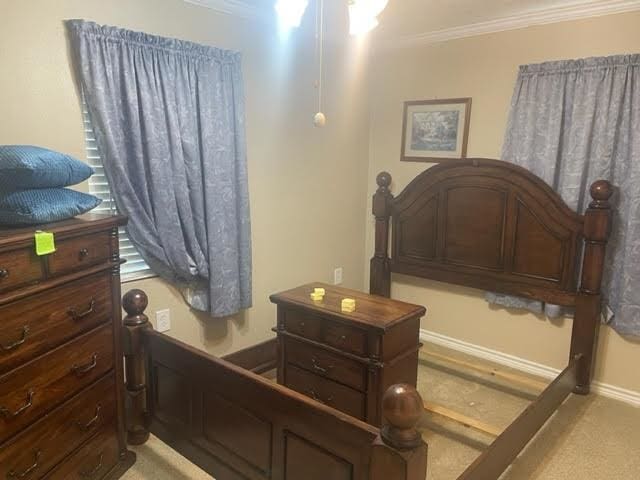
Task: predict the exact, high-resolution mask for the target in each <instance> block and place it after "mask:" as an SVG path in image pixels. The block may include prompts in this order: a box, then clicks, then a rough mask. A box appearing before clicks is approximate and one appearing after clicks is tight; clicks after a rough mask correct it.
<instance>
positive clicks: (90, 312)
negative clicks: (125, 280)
mask: <svg viewBox="0 0 640 480" xmlns="http://www.w3.org/2000/svg"><path fill="white" fill-rule="evenodd" d="M111 316H112V308H111V274H110V273H101V274H99V275H95V276H91V277H88V278H83V279H80V280H76V281H75V282H72V283H69V284H66V285H63V286H61V287H57V288H54V289H51V290H47V291H46V292H43V293H39V294H37V295H33V296H31V297H28V298H25V299H23V300H18V301H17V302H13V303H10V304H8V305H5V306H3V307H0V318H1V319H2V329H0V375H2V374H3V373H5V372H8V371H10V370H13V369H14V368H16V367H18V366H20V365H22V364H23V363H26V362H27V361H29V360H31V359H32V358H35V357H37V356H38V355H41V354H43V353H45V352H47V351H49V350H51V349H53V348H55V347H57V346H58V345H61V344H62V343H64V342H66V341H67V340H69V339H71V338H73V337H75V336H77V335H79V334H81V333H83V332H87V331H89V330H91V329H92V328H95V327H96V326H98V325H100V324H101V323H104V322H106V321H108V320H110V319H111Z"/></svg>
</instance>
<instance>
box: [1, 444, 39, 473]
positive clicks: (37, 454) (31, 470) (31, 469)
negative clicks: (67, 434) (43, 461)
mask: <svg viewBox="0 0 640 480" xmlns="http://www.w3.org/2000/svg"><path fill="white" fill-rule="evenodd" d="M41 456H42V452H41V451H40V450H38V451H37V452H36V454H35V461H34V463H33V465H31V466H30V467H29V468H27V469H26V470H25V471H24V472H22V473H17V472H16V471H15V470H11V471H10V472H9V473H7V478H26V477H27V476H29V475H31V473H32V472H33V471H34V470H35V469H36V468H38V466H39V465H40V457H41Z"/></svg>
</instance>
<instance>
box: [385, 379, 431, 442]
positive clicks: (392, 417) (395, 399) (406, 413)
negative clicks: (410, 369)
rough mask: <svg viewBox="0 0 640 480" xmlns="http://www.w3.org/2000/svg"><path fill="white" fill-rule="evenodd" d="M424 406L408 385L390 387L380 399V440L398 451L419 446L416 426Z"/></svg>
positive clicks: (412, 388) (419, 437)
mask: <svg viewBox="0 0 640 480" xmlns="http://www.w3.org/2000/svg"><path fill="white" fill-rule="evenodd" d="M423 410H424V404H423V402H422V398H421V397H420V394H419V393H418V392H417V390H416V389H415V388H414V387H412V386H411V385H408V384H404V383H403V384H398V385H392V386H391V387H389V389H388V390H387V391H386V392H385V394H384V397H383V398H382V415H383V416H384V418H385V420H386V424H385V425H384V427H382V439H383V440H384V441H385V443H387V444H389V445H390V446H392V447H394V448H397V449H399V450H411V449H413V448H416V447H418V446H420V444H421V442H422V436H421V435H420V432H419V431H418V430H417V429H416V425H417V424H418V421H419V420H420V417H421V416H422V412H423Z"/></svg>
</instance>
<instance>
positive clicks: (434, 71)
mask: <svg viewBox="0 0 640 480" xmlns="http://www.w3.org/2000/svg"><path fill="white" fill-rule="evenodd" d="M638 25H640V13H629V14H624V15H613V16H607V17H601V18H596V19H589V20H584V21H575V22H566V23H558V24H554V25H545V26H540V27H532V28H527V29H523V30H516V31H511V32H502V33H497V34H492V35H485V36H481V37H475V38H468V39H460V40H453V41H449V42H445V43H440V44H434V45H429V46H420V47H414V48H411V49H404V50H395V51H393V50H392V51H386V52H377V53H376V54H375V58H374V61H372V63H371V65H372V71H371V87H370V94H371V95H370V98H371V101H370V103H371V106H370V108H371V131H370V144H369V151H370V163H369V195H372V194H373V191H374V187H375V175H376V174H377V173H378V172H380V171H382V170H387V171H389V172H390V173H391V174H392V175H393V177H394V183H393V191H394V192H395V193H398V192H400V191H401V189H402V188H403V187H404V186H405V185H406V184H407V182H408V181H409V180H411V179H412V178H413V177H414V176H415V175H417V174H418V173H419V172H420V171H422V170H423V169H424V168H426V167H428V166H429V165H425V164H419V163H404V162H403V163H401V162H400V161H399V156H400V137H401V125H402V123H401V122H402V107H403V102H404V101H405V100H420V99H432V98H452V97H473V107H472V113H471V127H470V136H469V150H468V154H469V156H478V157H482V156H486V157H490V158H492V157H493V158H497V157H498V156H499V154H500V148H501V145H502V138H503V135H504V129H505V125H506V120H507V114H508V110H509V103H510V100H511V94H512V92H513V87H514V83H515V80H516V75H517V68H518V65H521V64H526V63H533V62H542V61H547V60H559V59H568V58H579V57H586V56H596V55H609V54H622V53H637V52H639V51H640V30H639V29H638ZM366 239H367V248H366V251H367V255H368V256H371V253H372V251H373V245H372V241H373V223H372V220H371V219H370V218H369V217H368V218H367V236H366ZM365 265H366V266H365V271H366V273H365V277H367V278H368V260H367V261H366V263H365ZM392 294H393V296H394V297H396V298H401V299H406V300H409V301H414V302H416V303H422V304H424V305H426V306H427V308H428V312H429V313H428V314H427V316H426V318H425V319H424V320H423V325H422V326H423V328H425V329H428V330H431V331H434V332H437V333H440V334H443V335H447V336H450V337H454V338H457V339H460V340H463V341H466V342H471V343H473V344H477V345H481V346H484V347H487V348H491V349H495V350H498V351H502V352H505V353H508V354H512V355H516V356H519V357H523V358H525V359H528V360H531V361H534V362H539V363H542V364H545V365H549V366H553V367H556V368H560V367H563V366H564V365H565V363H566V357H567V355H568V345H569V337H570V327H571V320H564V321H558V322H551V321H549V320H546V319H545V318H542V317H536V316H534V315H531V314H525V313H522V312H515V311H511V312H509V311H506V310H502V309H496V308H492V307H490V306H488V304H487V303H486V302H485V301H484V300H483V293H482V292H479V291H475V290H470V289H466V288H451V287H450V286H447V285H444V284H438V283H436V282H429V281H423V280H419V279H418V280H415V279H411V278H408V277H400V276H396V277H395V281H394V284H393V288H392ZM639 358H640V344H638V343H633V342H630V341H627V340H625V339H623V338H622V337H620V336H619V335H617V334H616V333H615V332H613V331H612V330H611V329H610V328H608V327H607V328H603V329H602V334H601V341H600V355H599V361H598V365H597V369H596V379H597V380H600V381H602V382H606V383H610V384H613V385H616V386H619V387H623V388H627V389H632V390H635V391H640V375H638V374H637V372H636V371H635V370H634V368H633V367H632V365H636V364H637V363H638V359H639Z"/></svg>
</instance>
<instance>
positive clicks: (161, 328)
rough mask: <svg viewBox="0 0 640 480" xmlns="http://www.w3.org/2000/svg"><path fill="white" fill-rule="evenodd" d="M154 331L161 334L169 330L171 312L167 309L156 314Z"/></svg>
mask: <svg viewBox="0 0 640 480" xmlns="http://www.w3.org/2000/svg"><path fill="white" fill-rule="evenodd" d="M156 330H157V331H158V332H161V333H162V332H166V331H168V330H171V311H170V310H169V309H167V310H158V311H157V312H156Z"/></svg>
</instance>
